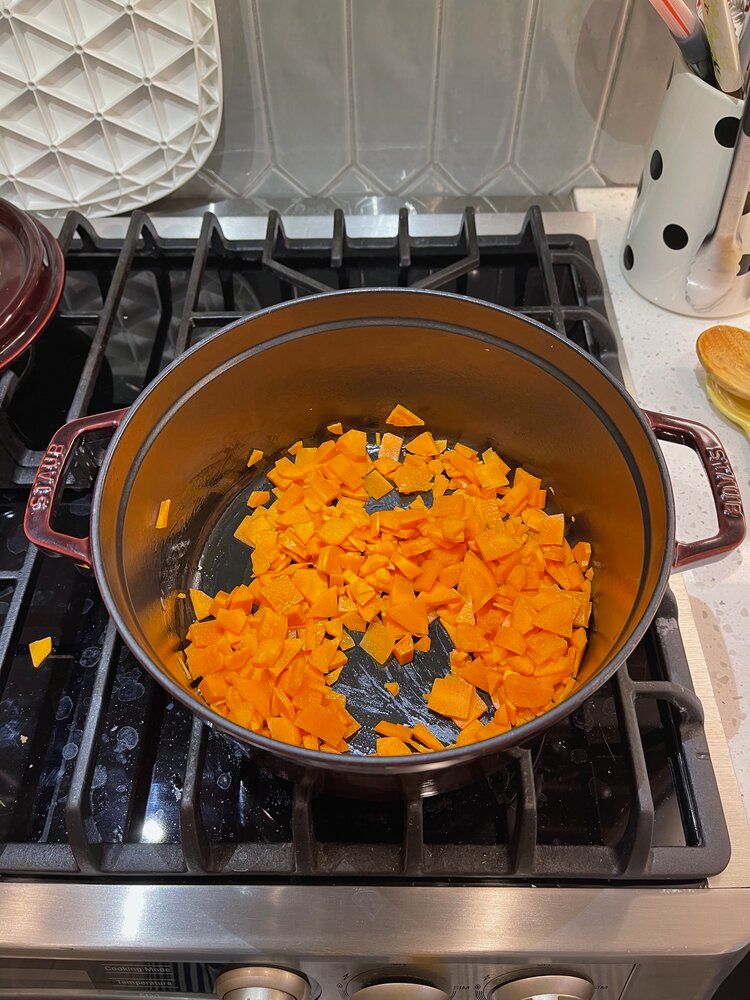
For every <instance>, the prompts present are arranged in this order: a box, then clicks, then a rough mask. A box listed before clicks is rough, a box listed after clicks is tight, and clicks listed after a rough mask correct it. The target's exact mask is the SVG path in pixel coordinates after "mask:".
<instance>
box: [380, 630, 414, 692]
mask: <svg viewBox="0 0 750 1000" xmlns="http://www.w3.org/2000/svg"><path fill="white" fill-rule="evenodd" d="M393 655H394V656H395V657H396V659H397V660H398V662H399V663H400V664H401V666H402V667H403V666H405V665H406V664H407V663H411V661H412V660H413V659H414V641H413V640H412V637H411V636H410V635H405V636H404V637H403V638H402V639H399V641H398V642H397V643H396V645H395V647H394V649H393ZM386 687H388V685H387V684H386ZM396 687H398V685H396Z"/></svg>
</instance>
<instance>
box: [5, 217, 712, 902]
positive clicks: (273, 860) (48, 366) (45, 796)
mask: <svg viewBox="0 0 750 1000" xmlns="http://www.w3.org/2000/svg"><path fill="white" fill-rule="evenodd" d="M60 244H61V246H62V248H63V251H64V253H65V258H66V267H67V280H66V287H65V292H64V296H63V300H62V304H61V307H60V310H59V312H58V315H57V317H56V318H55V320H54V321H53V322H52V323H51V325H50V327H49V328H48V330H47V331H46V332H45V334H44V336H43V337H42V339H41V340H40V342H39V343H38V344H37V345H36V347H35V353H34V354H33V355H32V356H31V357H30V358H29V362H28V364H27V365H26V367H25V369H23V374H22V376H21V378H20V381H19V378H18V376H16V375H15V374H14V373H13V372H7V373H5V374H4V375H3V376H2V378H0V421H1V423H0V623H2V624H3V628H2V632H1V633H0V872H4V873H8V874H24V875H27V876H29V875H32V876H45V875H46V876H51V875H61V874H67V875H70V876H77V875H81V874H83V875H85V876H86V877H89V876H93V877H97V876H102V875H107V876H112V875H113V876H117V877H125V876H130V875H140V876H147V877H157V876H158V877H160V878H161V877H169V876H172V877H178V878H182V879H184V878H193V877H198V878H200V877H205V876H207V875H211V876H213V877H221V878H224V879H231V878H240V879H245V880H247V879H265V880H272V881H284V880H286V881H288V880H290V879H291V880H309V879H325V880H327V881H329V882H332V881H336V882H346V881H348V880H350V881H357V880H363V879H371V880H374V881H380V882H382V881H387V880H393V879H401V880H404V879H406V880H408V881H411V882H421V883H437V882H441V883H445V882H459V883H468V882H472V881H476V880H481V881H482V882H485V883H488V882H493V881H517V882H526V883H528V882H538V881H541V880H545V879H546V880H551V881H555V882H574V881H584V882H592V881H596V880H604V881H610V882H626V881H627V882H634V881H647V880H651V881H661V882H666V881H668V882H689V881H698V880H701V879H704V878H705V877H707V876H708V875H711V874H714V873H716V872H719V871H721V870H722V869H723V868H724V867H725V865H726V864H727V861H728V859H729V840H728V836H727V832H726V827H725V824H724V820H723V815H722V810H721V802H720V799H719V795H718V791H717V787H716V782H715V778H714V775H713V772H712V770H711V765H710V759H709V757H708V750H707V746H706V741H705V735H704V732H703V728H702V709H701V706H700V703H699V702H698V700H697V698H696V697H695V695H694V694H693V692H692V687H691V681H690V673H689V669H688V666H687V661H686V659H685V653H684V649H683V646H682V640H681V638H680V633H679V627H678V623H677V609H676V605H675V602H674V599H673V598H672V597H671V595H669V594H668V595H667V597H666V598H665V599H664V601H663V602H662V605H661V608H660V609H659V612H658V614H657V616H656V620H655V623H654V625H653V626H652V627H651V629H650V630H649V632H648V634H647V636H646V638H645V639H644V641H643V642H642V643H641V644H640V646H639V647H638V649H637V650H636V652H635V653H634V654H633V656H632V657H631V658H630V660H629V661H628V664H627V668H626V669H622V670H621V671H620V672H619V673H618V674H617V676H616V677H615V678H614V680H613V681H612V682H610V683H609V684H607V685H605V686H604V687H603V688H601V689H600V690H599V691H598V692H597V693H596V694H595V695H594V696H593V697H592V698H591V699H590V700H589V701H588V702H586V704H585V705H584V706H583V708H582V709H581V710H579V711H577V712H576V713H574V714H573V715H572V716H571V717H570V718H569V719H568V720H566V721H564V722H562V723H560V724H559V725H558V726H557V727H556V728H555V729H553V730H551V731H549V732H548V733H547V735H546V737H545V739H544V740H543V741H541V742H540V743H537V744H536V745H534V746H530V747H528V748H527V749H524V750H520V751H518V752H517V753H516V754H515V757H514V759H513V760H512V763H511V765H510V766H509V768H508V769H507V770H506V771H504V772H501V773H499V774H496V775H493V776H491V777H487V778H482V779H481V780H479V781H478V782H477V783H476V784H474V785H472V786H469V787H466V788H463V789H460V790H458V791H455V792H451V793H448V794H444V795H439V796H435V797H433V798H429V799H426V800H424V801H409V802H400V803H381V802H361V801H352V800H338V799H333V798H329V797H327V796H325V795H323V794H322V793H321V792H320V790H319V789H317V788H316V787H315V786H314V785H312V784H299V785H291V784H289V783H287V782H285V781H284V780H282V779H281V778H279V777H277V776H275V775H273V774H270V773H269V772H267V771H265V770H263V769H262V768H259V767H258V766H257V765H255V764H254V763H253V762H252V760H251V759H249V758H248V757H247V756H245V755H244V754H243V753H242V751H241V750H240V749H239V747H237V746H236V745H234V744H233V743H232V742H230V741H229V740H227V739H225V738H224V737H222V736H220V735H219V734H217V733H215V732H214V731H213V730H211V729H208V728H206V727H205V726H203V725H202V724H201V723H200V722H199V721H198V720H196V719H194V718H193V717H192V716H191V715H190V713H189V712H188V711H187V710H186V709H185V708H183V707H182V706H180V705H177V704H174V703H173V702H171V701H170V700H169V698H168V696H167V695H166V693H165V692H164V691H163V690H162V689H161V688H160V687H158V686H157V685H155V684H154V683H153V682H152V681H151V679H150V678H149V677H148V676H147V675H146V674H145V673H144V672H143V671H142V670H141V669H140V667H139V666H138V665H137V663H136V662H135V661H134V659H133V658H132V657H131V656H130V654H129V653H128V652H127V650H126V649H125V648H124V647H123V645H122V643H121V642H120V640H119V638H118V637H117V634H116V632H115V630H114V627H113V626H112V623H111V622H110V621H109V620H108V618H107V615H106V612H105V610H104V607H103V604H102V602H101V599H100V597H99V594H98V591H97V588H96V585H95V583H94V580H93V577H92V575H91V573H90V572H89V571H88V570H83V569H80V568H77V567H75V566H74V565H72V564H71V563H69V562H67V561H65V560H60V559H55V558H52V557H48V556H44V555H42V554H40V553H39V552H37V551H35V550H33V549H32V548H28V547H27V545H26V539H25V537H24V535H23V530H22V526H21V522H22V517H23V510H24V507H25V502H26V496H27V493H28V487H29V485H30V483H31V481H32V479H33V475H34V471H35V469H36V466H37V464H38V462H39V461H40V458H41V455H42V453H43V449H44V447H45V446H46V444H47V442H48V440H49V438H50V436H51V434H52V432H53V431H54V430H55V429H56V427H57V426H58V425H59V424H61V423H62V422H63V421H64V420H70V419H73V418H75V417H78V416H81V415H83V414H86V413H91V412H98V411H101V410H105V409H111V408H113V407H120V406H127V405H129V404H130V403H131V402H132V401H133V400H134V399H136V398H137V396H138V394H139V393H140V392H141V391H142V389H143V388H144V387H145V386H146V385H147V384H148V382H149V381H150V380H151V379H152V378H153V377H154V376H155V375H156V374H157V373H158V372H159V371H161V370H162V369H163V368H164V367H165V366H166V365H167V364H169V362H170V361H172V360H173V359H174V358H175V357H177V356H178V355H179V354H180V353H181V352H182V351H184V350H185V349H186V348H187V347H189V346H190V345H191V344H194V343H197V342H198V341H199V340H201V339H203V338H204V337H206V336H208V335H209V334H210V333H211V332H213V331H214V330H216V329H219V328H221V327H223V326H225V325H226V324H228V323H230V322H232V321H233V320H235V319H238V318H240V317H241V316H243V315H246V314H247V313H250V312H253V311H255V310H257V309H260V308H263V307H264V306H267V305H271V304H274V303H277V302H283V301H287V300H289V299H293V298H297V297H299V296H301V295H305V294H308V293H310V292H317V291H325V290H328V289H330V288H352V287H361V286H369V287H372V286H378V285H389V286H401V285H416V286H419V287H422V288H436V287H441V288H445V289H446V290H450V291H453V292H456V293H459V294H464V295H471V296H474V297H476V298H479V299H485V300H487V301H490V302H495V303H499V304H502V305H506V306H511V307H514V308H517V309H519V311H521V312H522V313H524V314H526V315H528V316H533V317H535V318H536V319H538V320H540V321H542V322H544V323H547V324H548V325H550V326H551V327H553V328H554V329H555V330H557V332H558V333H560V334H561V335H563V336H565V337H568V338H569V339H571V340H573V341H574V342H575V343H576V344H578V345H579V346H580V347H582V348H583V349H584V350H587V351H588V352H590V353H591V354H592V355H594V356H595V357H596V358H598V359H599V360H600V361H601V362H602V364H604V365H605V366H606V367H607V368H608V369H609V371H610V372H611V373H612V374H614V375H615V376H616V377H618V378H621V377H622V372H621V369H620V365H619V360H618V356H617V344H616V340H615V337H614V334H613V332H612V329H611V327H610V326H609V324H608V322H607V318H606V310H605V307H604V302H603V298H602V286H601V280H600V278H599V275H598V274H597V271H596V267H595V265H594V262H593V258H592V255H591V250H590V247H589V246H588V244H587V243H586V241H585V240H584V239H583V238H581V237H579V236H560V235H550V236H548V235H546V234H545V232H544V228H543V225H542V217H541V213H540V212H539V210H538V209H532V210H531V211H530V212H529V214H528V216H527V218H526V220H525V222H524V225H523V227H522V230H521V232H520V233H519V234H518V235H516V236H482V237H478V236H477V233H476V228H475V224H474V215H473V211H472V210H471V209H468V210H467V211H466V213H465V214H464V217H463V222H462V226H461V229H460V231H459V233H458V234H457V235H456V236H453V237H413V236H411V235H410V233H409V217H408V214H407V212H406V211H405V210H403V211H402V212H401V214H400V216H399V225H398V232H397V234H396V235H395V236H394V237H392V238H384V237H377V238H367V239H361V238H358V239H355V238H351V237H350V236H349V235H348V234H347V232H346V225H345V220H344V216H343V213H341V212H338V211H337V212H336V213H335V214H334V219H333V234H332V237H331V238H330V239H325V240H320V239H304V240H293V239H289V238H288V237H287V236H286V233H285V231H284V227H283V225H282V222H281V220H280V218H279V216H278V214H276V213H273V212H272V213H271V214H270V215H269V217H268V226H267V232H266V238H265V240H247V241H229V240H227V239H226V238H225V237H224V234H223V232H222V228H221V224H220V222H219V221H218V220H217V219H216V217H214V216H213V215H210V214H208V215H206V216H205V217H204V220H203V226H202V230H201V235H200V238H199V239H198V241H197V242H196V241H194V240H187V239H166V238H161V237H160V236H158V234H157V233H156V230H155V228H154V226H153V224H152V222H151V221H150V219H149V218H148V216H146V215H145V214H144V213H142V212H136V213H134V214H133V216H132V217H131V220H130V225H129V228H128V232H127V235H126V236H125V238H124V239H123V240H112V239H105V238H103V237H101V236H99V235H98V234H97V232H96V228H95V226H94V225H92V224H90V223H88V222H87V221H86V220H85V219H84V218H83V217H82V216H80V215H78V214H77V213H71V214H70V215H68V217H67V219H66V221H65V224H64V226H63V229H62V232H61V235H60ZM105 443H106V442H103V441H101V440H100V441H91V440H89V441H87V442H86V444H85V446H83V447H82V448H81V449H80V450H79V454H78V457H77V460H76V462H75V463H74V467H73V468H72V469H71V474H70V477H69V489H68V490H67V493H66V498H65V503H64V504H63V508H62V511H61V514H60V518H61V523H60V528H61V529H62V530H65V531H67V532H69V533H71V534H81V535H82V534H84V533H85V530H86V527H87V521H88V515H89V505H90V496H91V479H92V472H93V470H94V469H95V467H96V464H97V462H98V460H99V458H100V456H101V453H102V450H103V448H104V446H105ZM44 635H52V636H53V638H54V650H55V651H54V654H53V656H52V657H50V658H49V659H48V660H47V661H46V662H45V664H44V665H43V666H42V667H41V668H40V669H39V670H34V669H33V667H32V665H31V661H30V658H29V655H28V650H27V644H28V642H29V641H30V640H32V639H36V638H40V637H41V636H44Z"/></svg>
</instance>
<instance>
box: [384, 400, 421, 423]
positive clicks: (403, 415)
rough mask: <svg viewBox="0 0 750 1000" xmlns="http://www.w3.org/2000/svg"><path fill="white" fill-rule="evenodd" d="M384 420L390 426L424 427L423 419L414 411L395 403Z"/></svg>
mask: <svg viewBox="0 0 750 1000" xmlns="http://www.w3.org/2000/svg"><path fill="white" fill-rule="evenodd" d="M385 422H386V423H387V424H390V425H391V426H392V427H424V420H422V418H421V417H418V416H417V415H416V413H412V411H411V410H407V408H406V407H405V406H402V405H401V403H397V404H396V406H394V407H393V409H392V410H391V412H390V413H389V414H388V416H387V417H386V420H385Z"/></svg>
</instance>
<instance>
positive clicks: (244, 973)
mask: <svg viewBox="0 0 750 1000" xmlns="http://www.w3.org/2000/svg"><path fill="white" fill-rule="evenodd" d="M216 996H217V997H218V1000H310V984H309V983H308V982H307V980H306V979H303V978H302V976H298V975H297V974H296V973H295V972H289V971H287V970H286V969H277V968H274V967H273V966H268V965H262V966H261V965H248V966H245V967H244V968H240V969H229V970H228V971H227V972H222V974H221V975H220V976H219V978H218V979H217V980H216Z"/></svg>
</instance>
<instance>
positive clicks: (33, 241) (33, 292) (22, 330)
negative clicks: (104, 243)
mask: <svg viewBox="0 0 750 1000" xmlns="http://www.w3.org/2000/svg"><path fill="white" fill-rule="evenodd" d="M64 283H65V262H64V260H63V255H62V252H61V250H60V247H59V246H58V244H57V240H56V239H55V238H54V236H52V234H51V233H50V232H49V231H48V230H47V229H45V227H44V226H43V225H42V224H41V223H40V222H37V221H36V220H35V219H33V218H32V217H31V216H30V215H27V214H26V213H25V212H22V211H21V210H20V209H18V208H16V207H15V206H13V205H11V204H10V203H9V202H7V201H3V200H2V199H0V369H2V368H5V367H6V365H8V364H9V363H10V362H11V361H12V360H13V359H14V358H15V357H17V356H18V355H19V354H20V353H21V351H23V350H25V349H26V348H27V347H28V346H29V344H30V343H31V341H32V340H33V339H34V338H35V337H37V336H38V335H39V334H40V333H41V332H42V330H43V329H44V328H45V326H46V325H47V322H48V320H49V319H50V317H51V316H52V314H53V312H54V311H55V308H56V307H57V303H58V302H59V300H60V295H61V294H62V289H63V285H64Z"/></svg>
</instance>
